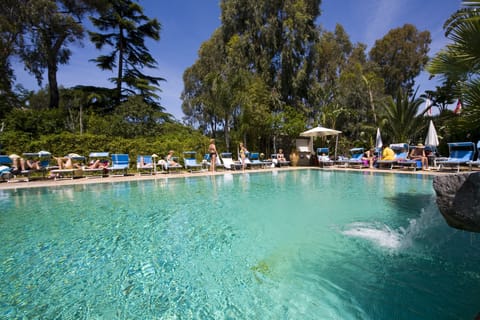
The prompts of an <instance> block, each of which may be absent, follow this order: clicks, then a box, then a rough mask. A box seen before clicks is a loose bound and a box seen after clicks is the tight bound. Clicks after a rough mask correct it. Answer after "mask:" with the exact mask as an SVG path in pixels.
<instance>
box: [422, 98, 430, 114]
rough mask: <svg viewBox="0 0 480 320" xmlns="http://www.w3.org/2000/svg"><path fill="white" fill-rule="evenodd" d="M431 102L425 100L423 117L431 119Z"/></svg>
mask: <svg viewBox="0 0 480 320" xmlns="http://www.w3.org/2000/svg"><path fill="white" fill-rule="evenodd" d="M431 107H432V100H430V98H427V99H426V100H425V111H424V114H423V115H424V116H429V117H431V116H432V108H431Z"/></svg>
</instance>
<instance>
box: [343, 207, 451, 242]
mask: <svg viewBox="0 0 480 320" xmlns="http://www.w3.org/2000/svg"><path fill="white" fill-rule="evenodd" d="M441 222H442V221H441V218H440V216H439V215H438V211H436V210H435V208H434V207H433V206H429V207H428V208H426V209H425V208H424V209H422V211H421V214H420V216H419V217H418V218H417V219H410V220H409V221H408V225H407V226H406V227H398V228H392V227H389V226H388V225H386V224H384V223H380V222H354V223H351V224H349V225H347V227H346V230H344V231H342V234H344V235H347V236H350V237H354V238H361V239H365V240H368V241H370V242H372V243H374V244H375V245H377V246H379V247H382V248H386V249H391V250H400V249H405V248H409V247H411V246H412V244H413V242H414V241H415V239H417V238H418V237H424V236H425V234H426V233H427V231H428V229H432V228H435V227H436V226H438V225H439V224H440V223H441Z"/></svg>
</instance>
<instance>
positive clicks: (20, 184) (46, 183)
mask: <svg viewBox="0 0 480 320" xmlns="http://www.w3.org/2000/svg"><path fill="white" fill-rule="evenodd" d="M303 169H314V170H324V171H332V170H334V171H355V172H368V173H389V174H412V175H445V174H452V173H456V171H453V170H452V171H437V170H430V171H422V170H417V171H413V170H406V169H403V170H402V169H392V170H390V169H368V168H364V169H355V168H344V167H336V166H332V167H325V168H319V167H281V168H265V169H246V170H245V171H241V170H233V171H232V170H220V171H217V172H215V173H211V172H209V171H201V172H193V173H190V172H181V173H157V174H156V175H139V174H138V173H132V174H130V175H127V176H108V177H103V178H101V177H95V178H85V177H78V178H75V179H73V180H72V179H61V180H54V179H42V178H33V179H31V180H30V181H22V180H23V178H22V177H18V180H16V181H11V182H0V190H15V189H26V188H39V187H61V186H70V185H78V184H95V183H115V182H125V181H143V180H154V179H179V178H185V177H200V176H211V175H223V174H225V173H229V174H242V173H254V172H270V171H286V170H303Z"/></svg>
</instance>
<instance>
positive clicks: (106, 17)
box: [89, 0, 164, 107]
mask: <svg viewBox="0 0 480 320" xmlns="http://www.w3.org/2000/svg"><path fill="white" fill-rule="evenodd" d="M109 3H110V6H109V7H108V9H107V10H105V11H104V12H102V14H101V15H100V16H99V17H98V18H95V17H91V18H90V19H91V21H92V23H93V24H94V26H96V27H97V28H98V29H99V30H100V32H103V33H100V32H93V31H90V32H89V35H90V39H91V41H92V42H93V43H94V44H95V46H96V47H97V49H102V48H103V47H105V46H109V47H112V49H113V50H112V51H111V52H110V53H109V54H105V55H101V56H99V57H97V58H96V59H93V61H95V62H96V64H97V66H98V67H99V68H100V69H102V70H111V71H113V70H114V69H115V68H116V70H117V76H116V77H114V78H112V79H111V80H112V82H113V83H115V85H116V94H117V101H118V102H120V101H122V99H123V97H125V96H129V95H134V94H141V95H142V96H144V97H146V98H147V100H150V101H149V102H153V100H154V99H156V98H158V95H157V94H156V93H155V92H156V91H159V90H160V89H159V87H158V86H159V83H160V81H162V80H164V79H163V78H161V77H154V76H149V75H147V74H145V73H144V72H143V70H144V69H145V68H150V69H152V68H156V67H157V62H156V61H155V59H154V58H153V57H152V55H151V54H150V52H149V50H148V48H147V46H146V45H145V38H150V39H152V40H155V41H158V40H160V28H161V25H160V23H159V22H158V21H157V19H149V18H148V17H147V16H146V15H144V14H143V8H142V7H141V6H140V5H139V4H138V3H135V2H133V1H131V0H111V1H110V2H109ZM158 107H160V106H158Z"/></svg>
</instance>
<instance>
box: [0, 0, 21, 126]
mask: <svg viewBox="0 0 480 320" xmlns="http://www.w3.org/2000/svg"><path fill="white" fill-rule="evenodd" d="M24 1H25V0H23V1H18V0H5V1H1V2H0V119H3V118H4V117H5V115H6V113H7V112H8V111H9V110H11V109H12V107H13V105H14V104H15V100H16V99H15V94H14V92H13V89H12V87H13V82H14V80H15V74H14V71H13V69H12V65H11V58H12V57H13V56H14V55H15V54H16V52H17V48H18V45H19V43H21V42H22V39H23V38H22V35H23V31H24V28H25V26H26V24H25V22H24V21H25V11H24V10H23V9H24V6H25V3H24Z"/></svg>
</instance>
